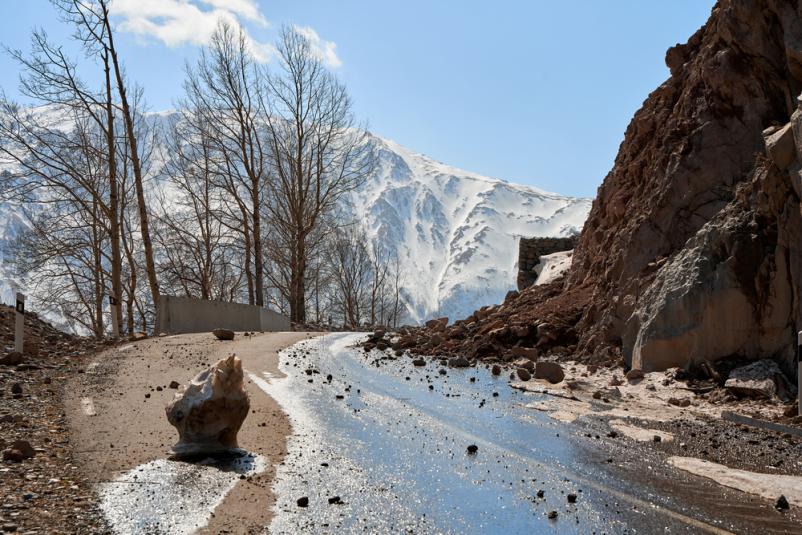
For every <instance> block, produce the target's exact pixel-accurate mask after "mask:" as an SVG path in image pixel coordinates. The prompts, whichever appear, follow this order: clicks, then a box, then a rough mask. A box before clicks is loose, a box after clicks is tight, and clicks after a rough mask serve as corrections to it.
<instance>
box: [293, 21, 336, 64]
mask: <svg viewBox="0 0 802 535" xmlns="http://www.w3.org/2000/svg"><path fill="white" fill-rule="evenodd" d="M294 28H295V31H297V32H298V33H300V34H301V35H303V36H304V37H306V39H307V40H308V41H309V44H310V46H311V47H312V51H313V52H314V53H315V54H316V55H317V56H318V58H320V60H321V61H322V62H323V63H325V64H326V65H328V66H329V67H332V68H337V67H340V66H341V65H342V64H343V62H342V61H341V60H340V58H339V56H337V43H335V42H333V41H324V40H323V39H321V37H320V36H319V35H318V33H317V32H316V31H315V30H314V29H312V28H310V27H309V26H294Z"/></svg>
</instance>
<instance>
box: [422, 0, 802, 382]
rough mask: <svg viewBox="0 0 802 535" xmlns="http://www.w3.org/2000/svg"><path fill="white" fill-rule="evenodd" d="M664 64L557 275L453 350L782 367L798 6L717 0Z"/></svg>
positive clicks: (789, 342) (790, 281)
mask: <svg viewBox="0 0 802 535" xmlns="http://www.w3.org/2000/svg"><path fill="white" fill-rule="evenodd" d="M666 63H667V65H668V67H669V68H670V70H671V76H670V78H669V79H668V80H667V81H666V82H665V83H663V84H662V85H661V86H660V87H658V88H657V89H656V90H655V91H654V92H652V93H651V94H650V95H649V97H648V98H647V99H646V101H645V102H644V104H643V107H642V108H641V109H640V110H639V111H638V112H637V113H636V114H635V116H634V118H633V119H632V121H631V123H630V125H629V127H628V128H627V131H626V134H625V136H624V141H623V143H622V144H621V147H620V150H619V153H618V156H617V158H616V160H615V164H614V166H613V168H612V170H611V171H610V173H609V174H608V175H607V177H606V178H605V180H604V183H603V184H602V186H601V187H600V188H599V191H598V196H597V198H596V199H595V201H594V203H593V207H592V209H591V212H590V215H589V217H588V220H587V222H586V224H585V227H584V229H583V231H582V234H581V237H580V240H579V244H578V246H577V248H576V249H575V252H574V258H573V263H572V267H571V270H570V272H569V273H568V275H567V277H566V279H565V280H564V281H562V282H560V283H553V284H551V285H548V286H547V287H538V288H532V289H528V290H526V291H524V292H522V293H521V295H520V296H517V297H511V298H510V299H508V300H507V301H506V302H505V303H504V304H503V305H502V306H497V307H492V308H489V309H486V310H484V311H482V310H480V311H477V312H479V313H478V314H477V313H475V314H473V315H472V316H469V317H468V319H467V320H466V321H465V322H462V323H460V325H459V326H463V327H464V329H462V330H460V329H456V330H459V331H460V333H462V332H463V331H465V333H464V335H463V336H464V338H462V339H460V340H456V341H455V342H454V346H455V347H459V348H460V350H462V351H467V352H468V353H471V352H473V353H474V354H476V352H477V350H479V349H480V348H481V347H482V346H486V345H487V344H489V343H492V344H495V345H496V350H497V351H498V350H500V351H505V348H511V347H515V346H532V345H536V346H538V348H539V351H540V353H541V354H548V353H556V354H565V353H571V354H573V355H574V356H575V357H577V358H579V359H581V360H585V361H591V362H596V363H614V362H621V359H622V358H623V363H624V364H626V365H628V366H634V367H637V368H642V369H644V370H655V369H665V368H667V367H672V366H686V365H690V366H691V367H694V366H697V365H700V364H702V363H703V362H704V361H707V360H710V361H714V360H718V359H722V358H725V357H736V358H746V359H758V358H773V359H775V360H777V361H779V362H780V363H781V364H783V365H784V367H785V370H786V373H790V372H791V371H792V369H793V358H792V357H793V355H794V352H795V346H796V335H795V333H796V331H797V330H799V328H800V327H802V321H800V317H799V302H800V273H802V271H800V267H802V266H800V260H802V257H800V246H802V241H801V240H802V223H801V222H800V215H799V212H800V207H799V202H800V192H802V188H800V186H799V180H800V173H799V171H800V169H802V166H800V164H799V163H798V162H797V149H799V148H800V147H802V127H801V126H799V125H798V120H799V119H798V115H799V113H800V112H796V113H794V110H795V109H796V107H797V102H796V98H795V97H796V95H798V94H799V93H800V90H802V8H801V7H800V6H799V4H798V3H797V2H796V1H792V0H752V1H743V0H720V1H719V2H718V3H717V5H716V6H715V7H714V9H713V11H712V13H711V16H710V19H709V21H708V22H707V23H706V24H705V25H704V26H703V27H702V28H701V29H699V31H697V32H696V33H695V34H694V35H693V36H692V37H691V38H690V39H689V41H688V42H687V43H686V44H684V45H677V46H675V47H672V48H671V49H670V50H669V51H668V53H667V54H666ZM792 114H794V116H793V121H792V123H791V124H790V125H787V123H788V122H789V121H790V120H792ZM783 125H787V126H785V127H784V128H783V129H779V127H782V126H783ZM770 127H771V128H770ZM768 128H770V129H769V130H767V131H766V132H765V136H767V138H766V139H764V130H766V129H768ZM766 143H768V144H769V146H770V147H771V150H770V151H769V153H770V154H771V156H772V158H770V159H769V158H766V157H765V156H764V155H765V154H766ZM799 154H802V152H799ZM800 160H802V158H800ZM502 324H504V325H506V326H507V327H509V329H508V330H506V331H504V330H502V331H499V330H498V328H499V326H500V325H502ZM491 325H492V326H494V327H493V328H489V329H488V326H491ZM519 325H520V326H526V327H527V329H523V328H517V327H516V326H519ZM536 326H540V327H539V328H538V329H536V328H535V327H536ZM538 331H540V332H538ZM446 332H447V333H448V332H450V331H446ZM460 333H456V332H455V334H460ZM519 334H520V336H519ZM494 336H496V339H494V338H493V337H494ZM424 339H428V338H424ZM445 342H446V343H448V342H449V340H448V339H446V341H445ZM480 353H481V351H480Z"/></svg>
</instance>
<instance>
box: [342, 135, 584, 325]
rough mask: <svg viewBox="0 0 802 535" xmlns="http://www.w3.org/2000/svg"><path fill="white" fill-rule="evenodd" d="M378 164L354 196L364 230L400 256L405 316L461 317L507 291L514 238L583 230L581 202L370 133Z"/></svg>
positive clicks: (511, 286) (512, 273)
mask: <svg viewBox="0 0 802 535" xmlns="http://www.w3.org/2000/svg"><path fill="white" fill-rule="evenodd" d="M373 141H374V143H375V144H376V147H377V156H378V168H377V170H376V173H375V174H374V176H373V177H372V178H371V179H370V180H369V181H368V182H367V183H366V184H365V185H364V186H363V187H362V188H361V189H359V190H358V191H357V192H355V193H354V194H353V199H352V204H353V206H354V211H355V215H356V217H357V220H358V221H360V222H361V223H362V225H363V226H364V227H365V230H366V231H367V233H368V236H369V237H370V238H371V239H372V240H377V241H378V242H379V243H380V244H381V245H382V246H383V247H386V248H388V249H389V250H390V251H391V252H394V253H395V254H397V255H398V257H399V259H400V263H401V267H402V273H403V283H404V292H403V295H404V299H405V302H406V304H407V306H408V309H409V314H410V317H409V320H410V321H413V322H420V321H423V320H426V319H428V318H431V317H435V316H449V317H450V318H451V319H452V321H453V320H454V319H458V318H463V317H465V316H467V315H469V314H470V313H471V312H473V311H474V310H475V309H477V308H479V307H481V306H483V305H489V304H493V303H499V302H501V301H502V300H503V299H504V296H505V295H506V293H507V292H508V291H509V290H512V289H514V288H515V278H516V275H517V261H518V239H519V238H520V237H521V236H524V237H532V236H569V235H571V234H574V233H578V232H580V231H581V230H582V225H583V224H584V222H585V219H586V217H587V214H588V212H589V210H590V204H591V201H590V200H589V199H577V198H572V197H564V196H561V195H557V194H553V193H547V192H544V191H542V190H539V189H536V188H532V187H527V186H520V185H516V184H510V183H508V182H504V181H502V180H496V179H492V178H487V177H484V176H481V175H477V174H475V173H470V172H467V171H462V170H460V169H456V168H453V167H450V166H447V165H445V164H442V163H439V162H437V161H435V160H432V159H431V158H429V157H427V156H424V155H422V154H417V153H415V152H412V151H410V150H408V149H406V148H404V147H402V146H401V145H399V144H397V143H395V142H393V141H389V140H386V139H382V138H378V137H373Z"/></svg>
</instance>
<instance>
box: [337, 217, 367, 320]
mask: <svg viewBox="0 0 802 535" xmlns="http://www.w3.org/2000/svg"><path fill="white" fill-rule="evenodd" d="M327 260H328V265H329V269H330V272H331V278H332V308H333V310H334V312H335V314H337V316H338V317H339V318H340V319H341V320H342V323H343V326H345V327H349V328H351V329H357V328H359V327H360V326H361V325H362V323H363V321H364V319H365V318H364V313H365V308H367V307H368V306H369V303H370V285H371V279H372V277H371V259H370V253H369V252H368V248H367V246H366V244H365V242H364V236H363V235H362V234H361V233H360V232H358V231H357V229H356V228H355V227H353V226H352V227H346V228H344V229H341V230H340V231H339V232H338V233H337V234H336V236H335V237H334V239H332V240H331V241H330V242H329V244H328V247H327Z"/></svg>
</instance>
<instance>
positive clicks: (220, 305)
mask: <svg viewBox="0 0 802 535" xmlns="http://www.w3.org/2000/svg"><path fill="white" fill-rule="evenodd" d="M218 328H220V329H231V330H232V331H289V330H290V320H289V318H288V317H287V316H284V315H283V314H279V313H278V312H274V311H272V310H268V309H266V308H262V307H259V306H254V305H242V304H239V303H224V302H222V301H205V300H203V299H192V298H190V297H173V296H169V295H162V296H160V297H159V305H158V307H157V308H156V333H168V334H180V333H198V332H207V331H211V330H213V329H218Z"/></svg>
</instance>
